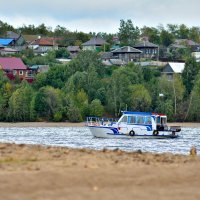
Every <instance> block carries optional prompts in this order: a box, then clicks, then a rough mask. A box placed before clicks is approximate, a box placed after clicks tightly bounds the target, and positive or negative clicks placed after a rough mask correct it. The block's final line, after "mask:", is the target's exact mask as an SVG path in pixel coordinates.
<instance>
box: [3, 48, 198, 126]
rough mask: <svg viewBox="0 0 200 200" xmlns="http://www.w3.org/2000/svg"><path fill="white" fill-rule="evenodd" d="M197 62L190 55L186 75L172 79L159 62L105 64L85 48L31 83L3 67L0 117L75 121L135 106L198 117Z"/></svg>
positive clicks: (172, 116)
mask: <svg viewBox="0 0 200 200" xmlns="http://www.w3.org/2000/svg"><path fill="white" fill-rule="evenodd" d="M199 67H200V65H199V63H196V62H195V61H194V59H193V58H188V59H187V61H186V67H185V70H184V72H183V75H182V77H181V76H180V75H177V76H174V79H173V80H172V81H168V79H167V78H166V77H165V76H161V74H160V69H159V68H157V67H145V68H143V67H141V66H137V65H134V64H133V63H129V64H128V65H127V66H123V67H114V66H113V67H105V66H102V64H101V62H99V57H98V54H97V53H95V52H91V51H83V52H81V53H79V54H78V56H77V57H76V58H74V60H73V61H71V62H70V63H69V64H67V65H63V64H58V63H56V64H52V66H51V67H50V70H49V71H48V72H46V73H40V74H38V75H37V76H36V80H35V82H34V83H33V84H31V85H30V84H28V83H27V82H25V81H23V82H17V81H14V82H11V81H10V80H8V79H7V78H6V77H5V76H4V75H3V74H2V72H1V73H0V120H1V121H43V120H46V121H65V120H70V121H73V122H77V121H83V120H84V119H85V117H86V116H88V115H95V116H102V115H107V116H113V117H119V115H120V112H121V110H135V111H152V112H164V113H166V114H167V115H168V117H169V120H180V121H181V120H194V121H197V120H200V115H199V114H198V109H197V108H198V107H199V105H200V91H199V88H200V84H199V79H200V78H199V77H200V74H199V73H200V72H199ZM189 76H190V78H188V77H189ZM159 94H163V95H162V96H159Z"/></svg>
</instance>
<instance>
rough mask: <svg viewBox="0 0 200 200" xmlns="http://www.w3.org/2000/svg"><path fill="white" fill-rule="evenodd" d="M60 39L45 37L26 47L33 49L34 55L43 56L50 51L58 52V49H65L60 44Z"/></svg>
mask: <svg viewBox="0 0 200 200" xmlns="http://www.w3.org/2000/svg"><path fill="white" fill-rule="evenodd" d="M61 40H62V38H54V37H46V38H38V39H37V40H35V41H33V42H31V43H30V44H29V45H28V47H29V48H31V49H33V51H34V53H35V54H39V55H40V54H44V53H47V52H49V51H52V50H58V48H60V47H65V46H64V45H62V44H61V43H60V41H61Z"/></svg>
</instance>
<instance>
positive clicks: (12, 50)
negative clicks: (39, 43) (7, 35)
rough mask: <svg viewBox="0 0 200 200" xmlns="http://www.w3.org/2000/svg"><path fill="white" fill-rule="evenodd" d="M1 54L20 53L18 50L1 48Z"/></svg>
mask: <svg viewBox="0 0 200 200" xmlns="http://www.w3.org/2000/svg"><path fill="white" fill-rule="evenodd" d="M0 51H1V52H12V53H17V52H20V51H19V50H16V49H12V48H7V47H5V48H3V49H1V50H0Z"/></svg>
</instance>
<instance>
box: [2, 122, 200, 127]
mask: <svg viewBox="0 0 200 200" xmlns="http://www.w3.org/2000/svg"><path fill="white" fill-rule="evenodd" d="M168 125H169V126H181V127H200V123H194V122H180V123H178V122H174V123H168ZM84 126H85V122H80V123H71V122H16V123H11V122H0V127H84Z"/></svg>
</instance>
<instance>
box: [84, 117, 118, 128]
mask: <svg viewBox="0 0 200 200" xmlns="http://www.w3.org/2000/svg"><path fill="white" fill-rule="evenodd" d="M117 121H118V119H115V118H107V117H87V121H86V125H87V126H112V125H113V124H116V123H117Z"/></svg>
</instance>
